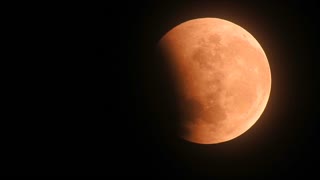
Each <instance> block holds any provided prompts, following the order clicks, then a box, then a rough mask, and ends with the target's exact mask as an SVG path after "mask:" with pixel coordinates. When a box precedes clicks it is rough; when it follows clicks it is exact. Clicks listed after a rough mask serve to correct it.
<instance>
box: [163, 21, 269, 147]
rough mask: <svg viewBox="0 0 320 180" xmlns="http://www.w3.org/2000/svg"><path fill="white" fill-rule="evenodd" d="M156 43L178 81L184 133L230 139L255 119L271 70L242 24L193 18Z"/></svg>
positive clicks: (205, 139)
mask: <svg viewBox="0 0 320 180" xmlns="http://www.w3.org/2000/svg"><path fill="white" fill-rule="evenodd" d="M158 45H159V46H158V48H160V50H161V52H164V54H163V55H164V56H165V57H166V61H169V64H170V66H171V67H172V69H174V72H173V73H174V77H175V79H176V81H177V82H178V87H179V96H180V97H181V98H180V99H179V103H178V104H179V109H180V111H181V113H182V117H183V118H182V119H181V121H180V124H179V128H180V130H181V133H180V136H181V137H182V138H183V139H185V140H187V141H191V142H194V143H199V144H216V143H221V142H225V141H229V140H231V139H234V138H236V137H238V136H240V135H241V134H243V133H244V132H246V131H247V130H248V129H249V128H250V127H252V126H253V124H254V123H255V122H256V121H257V120H258V119H259V117H260V116H261V114H262V113H263V111H264V109H265V107H266V105H267V101H268V99H269V95H270V91H271V72H270V67H269V64H268V60H267V57H266V55H265V53H264V51H263V49H262V47H261V46H260V44H259V43H258V41H257V40H256V39H255V38H254V37H253V36H252V35H251V34H250V33H248V32H247V31H246V30H245V29H243V28H242V27H240V26H238V25H236V24H234V23H232V22H229V21H226V20H222V19H218V18H200V19H193V20H189V21H186V22H184V23H182V24H180V25H178V26H176V27H174V28H173V29H172V30H170V31H169V32H167V33H166V34H165V35H164V36H163V37H162V38H161V40H160V41H159V44H158Z"/></svg>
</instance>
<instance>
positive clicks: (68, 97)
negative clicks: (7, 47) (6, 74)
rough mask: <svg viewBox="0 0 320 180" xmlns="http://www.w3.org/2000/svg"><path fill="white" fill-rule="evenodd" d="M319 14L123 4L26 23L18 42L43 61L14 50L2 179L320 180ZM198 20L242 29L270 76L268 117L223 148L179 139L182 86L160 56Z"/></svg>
mask: <svg viewBox="0 0 320 180" xmlns="http://www.w3.org/2000/svg"><path fill="white" fill-rule="evenodd" d="M59 6H60V5H59ZM61 6H63V5H61ZM74 10H75V11H74ZM318 10H319V9H317V5H316V3H312V2H311V1H288V2H277V1H245V2H244V1H242V2H238V1H233V2H232V1H202V0H199V1H169V0H168V1H166V0H162V1H160V0H159V1H132V2H130V3H129V2H122V1H115V2H106V3H103V4H95V5H94V6H91V5H90V6H89V5H88V6H86V5H85V6H84V7H81V8H80V7H77V6H76V5H71V6H68V7H66V8H63V10H60V9H59V8H56V9H54V11H52V12H50V14H51V16H50V17H43V19H41V20H39V21H35V22H34V24H36V25H37V26H33V24H31V21H32V19H33V18H25V22H26V23H25V24H24V25H21V27H20V28H18V33H17V34H19V32H20V34H21V32H24V33H22V36H26V37H30V39H29V40H28V41H23V42H24V43H26V44H25V46H23V47H29V48H30V49H29V48H27V49H28V51H31V52H36V53H35V54H37V58H39V59H40V60H39V61H33V60H32V59H33V58H36V57H35V56H34V55H29V54H27V53H22V52H20V51H19V52H14V53H13V54H21V55H22V56H23V58H20V59H21V62H20V61H19V63H18V61H11V62H13V63H14V66H13V67H14V68H13V69H14V70H15V71H19V72H20V73H13V72H15V71H12V72H11V74H10V76H11V77H15V79H16V80H15V81H12V82H11V84H12V86H8V87H12V91H11V90H10V91H11V92H10V95H9V93H8V94H6V96H8V97H9V98H11V99H10V104H9V103H8V104H7V105H6V107H7V108H8V109H11V111H8V112H9V115H8V116H7V118H4V121H3V126H2V127H3V130H2V132H1V133H2V134H1V135H2V142H1V143H2V148H3V153H2V159H1V160H0V161H2V162H1V163H2V165H3V167H4V168H3V169H2V171H1V172H3V173H4V174H7V175H119V176H122V175H151V176H154V177H158V176H168V177H171V176H175V175H181V176H190V175H194V176H210V177H217V178H219V177H236V176H241V177H250V176H257V177H262V176H272V177H279V176H281V175H284V176H292V177H295V176H296V175H302V176H305V175H306V174H308V175H317V164H318V162H319V148H318V146H319V137H320V135H319V122H318V114H317V113H318V112H319V105H318V104H317V103H316V102H317V101H319V96H318V92H317V90H318V89H317V87H318V82H320V79H319V66H318V64H319V63H318V49H319V48H318V46H317V43H318V42H319V39H320V38H319V34H318V25H319V15H318ZM42 11H46V8H43V9H42ZM62 12H67V13H66V14H67V15H66V16H64V15H62V14H63V13H62ZM39 16H41V13H38V14H37V13H35V17H39ZM23 17H24V15H21V16H19V18H20V19H22V18H23ZM201 17H217V18H222V19H226V20H229V21H231V22H234V23H236V24H238V25H240V26H241V27H243V28H245V29H246V30H247V31H248V32H250V33H251V34H252V35H253V36H254V37H255V38H256V39H257V40H258V41H259V43H260V44H261V46H262V47H263V49H264V51H265V53H266V55H267V57H268V60H269V64H270V68H271V73H272V88H271V95H270V99H269V102H268V104H267V107H266V109H265V111H264V113H263V114H262V116H261V118H260V119H259V120H258V121H257V123H256V124H255V125H254V126H253V127H252V128H251V129H250V130H249V131H247V132H246V133H244V134H243V135H241V136H239V137H238V138H236V139H234V140H232V141H228V142H225V143H221V144H216V145H198V144H193V143H189V142H186V141H184V140H182V139H179V138H177V137H176V136H175V129H174V126H172V125H174V123H173V122H175V121H176V120H177V114H176V113H175V108H176V106H175V102H176V101H175V98H176V97H175V96H174V93H172V90H173V89H174V83H170V82H171V81H170V80H171V79H170V75H168V74H167V73H166V68H165V66H164V65H163V64H161V63H160V62H161V61H159V59H157V58H155V57H154V48H155V46H156V44H157V42H158V41H159V39H160V38H161V37H162V36H163V35H164V34H165V33H166V32H167V31H169V30H170V29H172V28H173V27H175V26H176V25H178V24H180V23H182V22H185V21H187V20H190V19H194V18H201ZM38 26H39V27H38ZM32 27H37V28H32ZM27 29H29V30H30V31H32V32H33V33H34V34H39V39H40V41H39V42H37V43H36V44H38V45H39V46H42V48H33V47H31V43H30V44H29V43H28V42H34V41H35V40H34V39H33V37H35V36H32V35H30V34H29V33H28V31H27ZM40 32H42V33H41V35H40ZM21 40H23V39H21ZM46 44H50V45H48V46H47V45H46ZM48 50H49V51H48ZM39 52H41V53H39ZM28 59H31V60H28ZM32 62H35V63H32ZM18 66H19V67H18ZM18 68H19V69H18ZM17 69H18V70H17ZM20 70H21V71H20ZM11 94H12V95H11ZM4 111H5V110H4ZM4 117H5V116H4Z"/></svg>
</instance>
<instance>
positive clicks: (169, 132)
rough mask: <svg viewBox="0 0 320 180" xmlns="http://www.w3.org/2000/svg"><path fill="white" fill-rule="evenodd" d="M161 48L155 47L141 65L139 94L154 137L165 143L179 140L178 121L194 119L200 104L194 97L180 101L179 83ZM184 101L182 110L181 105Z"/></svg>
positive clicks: (179, 122)
mask: <svg viewBox="0 0 320 180" xmlns="http://www.w3.org/2000/svg"><path fill="white" fill-rule="evenodd" d="M164 51H165V50H164V49H162V48H159V47H156V48H155V49H154V51H153V52H150V56H149V58H146V59H148V60H147V61H146V62H144V63H145V64H144V65H143V67H144V69H143V72H144V73H143V74H144V77H142V78H143V82H144V83H143V86H144V90H143V95H144V97H145V98H144V99H146V101H147V106H148V107H147V108H148V111H149V113H150V116H151V118H150V122H148V123H149V124H150V125H151V127H152V129H151V131H152V135H153V136H154V137H155V138H158V140H160V141H162V142H164V143H168V142H173V141H177V140H178V141H180V140H182V138H181V135H182V134H185V133H187V132H182V128H181V124H183V122H182V120H184V121H188V120H191V121H192V120H194V119H195V117H196V116H199V113H201V109H203V107H202V106H201V104H200V103H199V102H197V101H196V100H192V99H190V100H185V99H184V100H183V98H182V97H181V94H180V93H179V91H181V89H180V88H179V82H178V79H177V77H175V74H174V71H175V70H174V68H173V67H172V65H171V64H170V63H169V59H170V58H168V57H166V54H167V53H166V52H164ZM179 103H183V104H184V109H183V112H182V111H181V108H179V107H181V105H180V104H179Z"/></svg>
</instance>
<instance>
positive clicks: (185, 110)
mask: <svg viewBox="0 0 320 180" xmlns="http://www.w3.org/2000/svg"><path fill="white" fill-rule="evenodd" d="M203 110H204V107H203V105H202V104H201V103H200V102H199V101H197V100H196V99H191V98H189V99H182V102H181V114H182V119H181V120H182V121H184V122H192V121H196V120H197V119H198V118H199V117H201V115H202V113H203Z"/></svg>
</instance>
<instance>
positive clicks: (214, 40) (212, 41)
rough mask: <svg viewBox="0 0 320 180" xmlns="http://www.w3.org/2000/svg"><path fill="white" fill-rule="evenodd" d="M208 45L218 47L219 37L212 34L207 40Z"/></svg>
mask: <svg viewBox="0 0 320 180" xmlns="http://www.w3.org/2000/svg"><path fill="white" fill-rule="evenodd" d="M208 40H209V43H210V44H216V45H220V41H221V37H220V36H219V35H217V34H212V35H210V36H209V38H208Z"/></svg>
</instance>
